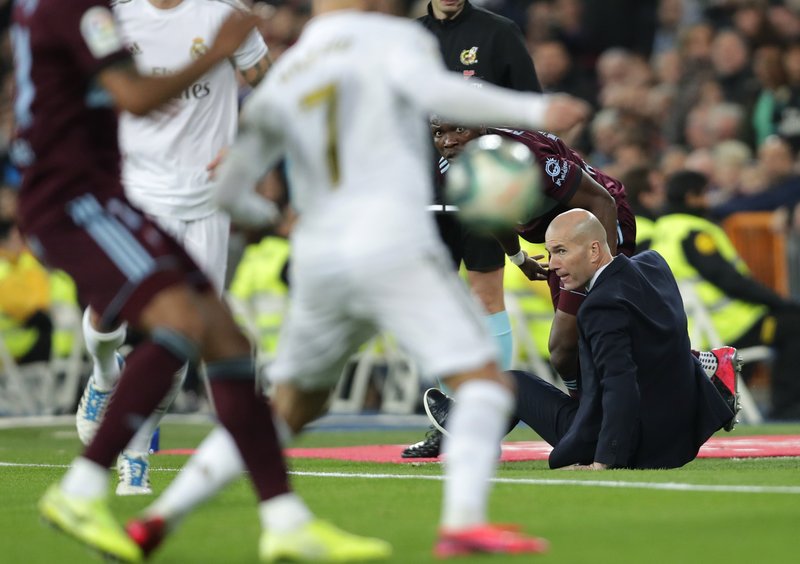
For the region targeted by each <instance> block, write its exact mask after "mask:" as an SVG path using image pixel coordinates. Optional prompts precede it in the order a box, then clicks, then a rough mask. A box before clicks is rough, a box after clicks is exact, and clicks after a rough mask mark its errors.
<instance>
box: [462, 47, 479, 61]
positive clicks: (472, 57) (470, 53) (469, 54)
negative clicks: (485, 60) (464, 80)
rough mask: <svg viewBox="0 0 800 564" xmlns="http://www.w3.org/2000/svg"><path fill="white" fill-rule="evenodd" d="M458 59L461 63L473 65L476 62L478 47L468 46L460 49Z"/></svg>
mask: <svg viewBox="0 0 800 564" xmlns="http://www.w3.org/2000/svg"><path fill="white" fill-rule="evenodd" d="M459 59H460V60H461V64H462V65H474V64H475V63H477V62H478V48H477V47H470V48H469V49H464V50H463V51H461V56H460V57H459Z"/></svg>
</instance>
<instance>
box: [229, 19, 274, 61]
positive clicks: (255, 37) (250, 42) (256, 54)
mask: <svg viewBox="0 0 800 564" xmlns="http://www.w3.org/2000/svg"><path fill="white" fill-rule="evenodd" d="M268 51H269V49H268V48H267V44H266V43H265V42H264V38H263V37H261V34H260V33H259V32H258V30H257V29H254V30H253V31H251V32H250V34H249V35H248V36H247V38H246V39H245V40H244V41H243V42H242V44H241V45H239V48H238V49H237V50H236V52H235V53H234V54H233V60H234V62H235V64H236V68H237V69H239V70H243V71H245V70H247V69H249V68H253V67H254V66H255V65H256V63H258V61H260V60H261V59H263V58H264V56H265V55H266V54H267V52H268Z"/></svg>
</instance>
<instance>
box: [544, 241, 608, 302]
mask: <svg viewBox="0 0 800 564" xmlns="http://www.w3.org/2000/svg"><path fill="white" fill-rule="evenodd" d="M545 247H546V248H547V252H548V253H549V254H550V265H549V266H550V272H555V274H556V275H557V276H558V278H559V280H560V281H561V287H562V288H564V289H565V290H578V291H581V292H582V291H583V290H584V289H585V288H586V284H588V283H589V280H591V279H592V276H593V275H594V273H595V270H596V268H594V262H595V261H593V258H594V255H595V254H596V253H594V252H593V246H592V243H591V242H583V241H580V240H578V241H576V240H575V239H574V238H572V237H571V236H570V233H569V232H568V231H567V230H565V229H552V230H551V229H549V228H548V230H547V233H546V234H545Z"/></svg>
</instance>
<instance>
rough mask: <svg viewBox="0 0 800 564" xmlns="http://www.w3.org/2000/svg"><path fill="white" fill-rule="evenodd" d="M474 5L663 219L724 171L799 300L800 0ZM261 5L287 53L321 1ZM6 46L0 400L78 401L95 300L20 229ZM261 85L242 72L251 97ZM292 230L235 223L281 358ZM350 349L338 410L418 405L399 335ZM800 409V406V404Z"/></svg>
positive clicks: (755, 363) (755, 269) (44, 407)
mask: <svg viewBox="0 0 800 564" xmlns="http://www.w3.org/2000/svg"><path fill="white" fill-rule="evenodd" d="M473 4H475V5H479V6H481V7H484V8H486V9H489V10H492V11H494V12H496V13H498V14H501V15H503V16H506V17H508V18H510V19H512V20H513V21H514V22H516V23H517V24H518V25H519V27H520V29H521V30H522V32H523V34H524V36H525V39H526V43H527V46H528V49H529V52H530V55H531V57H532V58H533V61H534V64H535V67H536V70H537V73H538V77H539V80H540V82H541V85H542V87H543V89H544V90H545V91H547V92H567V93H569V94H572V95H574V96H577V97H580V98H583V99H584V100H586V101H587V102H588V103H590V104H591V106H592V107H593V109H594V112H593V116H592V119H591V121H590V122H589V123H587V124H586V127H585V128H584V130H583V131H582V132H581V133H580V134H579V135H577V136H576V137H575V138H574V139H569V140H568V141H569V142H570V144H571V145H572V146H573V147H574V148H576V149H577V150H578V151H579V152H580V153H581V154H582V155H583V156H584V158H585V159H586V160H587V162H589V163H590V164H591V165H593V166H595V167H598V168H601V169H603V170H604V171H605V172H607V173H609V174H611V175H612V176H615V177H617V178H620V179H621V180H622V181H623V182H624V183H625V184H626V187H627V188H628V193H629V200H630V201H631V203H632V205H633V207H634V210H635V211H636V213H637V214H638V215H639V216H640V217H642V218H647V219H649V220H652V221H656V220H657V219H658V217H659V215H660V214H662V213H663V211H664V209H665V202H666V198H667V180H668V179H669V178H670V177H671V176H672V175H673V174H674V173H676V172H678V171H685V170H690V171H695V172H699V173H701V174H702V175H704V176H705V177H706V178H707V180H708V186H707V189H706V190H705V192H704V194H703V196H704V198H703V202H702V206H703V207H704V209H705V213H706V217H708V218H710V219H712V221H714V222H715V224H716V225H718V226H719V227H720V228H722V229H723V230H724V231H725V233H726V234H727V235H728V237H729V238H730V240H731V241H732V243H733V245H734V246H735V248H736V251H737V252H738V254H739V256H740V257H741V258H742V259H743V261H744V263H745V264H746V265H747V267H748V269H749V276H752V278H754V279H755V280H757V281H759V283H761V284H762V285H764V286H766V287H768V288H770V289H771V290H772V291H773V292H775V293H776V294H777V295H779V296H781V298H783V299H786V300H787V301H791V300H792V299H794V300H797V299H800V252H798V248H800V161H799V160H798V150H800V0H475V1H474V2H473ZM380 5H381V10H383V11H385V12H387V13H392V14H396V15H401V16H406V17H412V18H413V17H418V16H420V15H422V14H424V13H425V11H426V9H427V2H425V1H415V2H412V1H409V0H382V1H381V3H380ZM259 9H260V10H261V11H262V13H264V14H266V15H267V18H266V19H265V20H264V23H263V25H262V26H261V28H260V32H261V33H262V34H263V36H264V38H265V40H266V42H267V44H268V46H269V48H270V52H271V54H272V57H273V58H274V59H278V58H280V56H281V54H282V53H283V52H284V51H285V50H286V49H287V48H289V47H291V45H292V44H293V43H294V42H295V41H296V40H297V38H298V36H299V35H300V33H301V32H302V29H303V26H304V25H305V23H306V22H307V21H308V19H309V18H310V7H309V3H308V2H306V1H303V0H287V1H276V2H269V3H261V4H259ZM2 50H3V53H2V68H1V69H0V70H2V93H0V181H1V185H0V416H1V415H27V414H59V413H71V412H73V411H74V408H75V404H76V402H77V397H78V394H79V391H80V390H81V389H82V385H83V383H84V382H85V379H86V377H87V376H88V368H87V366H88V365H87V364H86V359H85V357H84V354H83V351H82V339H81V337H80V334H79V331H80V322H79V320H80V304H79V303H78V301H77V298H76V297H75V294H74V287H72V286H71V281H70V280H69V279H68V277H66V276H65V275H64V274H63V273H57V272H49V271H47V270H46V269H45V268H44V267H42V266H41V265H40V264H38V263H37V262H36V260H35V259H34V258H33V257H32V256H31V255H30V254H29V253H28V252H27V251H26V249H25V247H24V242H23V241H22V240H21V238H20V237H19V234H18V233H17V232H16V228H15V219H14V217H15V199H16V191H17V189H18V185H19V181H20V176H19V173H18V172H17V171H16V170H15V169H14V168H13V167H12V166H11V165H10V164H9V162H8V159H7V158H6V156H5V153H6V149H7V148H8V144H9V139H10V138H11V136H12V134H13V116H12V103H11V100H12V89H13V78H12V72H11V60H12V59H11V53H10V49H9V47H8V41H7V40H4V42H3V47H2ZM246 95H247V88H246V87H245V86H242V98H244V97H245V96H246ZM284 184H285V182H284V179H283V177H282V175H281V174H280V171H276V172H273V173H271V174H268V175H267V176H266V177H265V178H264V180H263V183H262V190H263V192H264V193H265V194H268V195H271V196H272V197H274V198H276V199H281V198H283V197H284V196H283V194H284V193H285V186H284ZM290 229H291V218H289V219H288V220H287V221H286V222H285V223H284V224H282V225H281V226H278V227H277V228H276V229H275V232H274V233H271V234H269V235H268V236H267V237H265V238H263V239H259V240H257V241H254V240H252V239H247V238H246V237H244V236H237V237H234V238H233V239H232V241H233V242H232V252H231V262H232V264H231V268H229V273H230V276H229V278H230V280H229V295H230V299H231V303H232V305H233V307H234V309H235V310H236V311H237V314H238V315H239V319H240V320H241V322H242V324H243V325H244V326H245V327H247V328H248V330H249V331H250V332H251V334H252V335H253V339H254V341H255V342H256V343H258V346H259V350H260V354H261V357H262V360H263V361H264V362H265V363H267V362H268V361H269V358H270V357H271V355H272V354H273V353H274V347H275V340H276V336H277V328H278V327H279V326H280V320H281V315H282V311H283V308H284V307H285V303H286V299H287V280H286V273H285V262H286V260H287V257H288V249H287V248H286V244H285V237H286V236H287V235H288V233H289V231H290ZM512 268H513V267H512ZM507 271H508V273H507V276H508V277H509V280H508V283H507V292H508V294H509V311H510V313H511V315H512V317H513V318H514V332H515V365H516V366H517V367H525V368H528V369H530V370H533V371H535V372H537V373H541V372H543V371H548V370H549V367H548V366H549V365H548V364H547V340H546V336H547V331H548V329H549V319H550V317H551V315H552V312H551V308H550V306H549V298H548V294H547V288H546V286H544V285H543V284H539V285H540V286H544V287H541V288H540V287H538V286H537V284H532V283H528V282H527V281H520V280H518V279H515V278H514V277H515V276H516V275H517V273H516V268H514V269H513V271H512V269H511V268H509V269H507ZM690 313H691V314H692V315H699V316H703V315H704V313H707V312H703V311H702V308H701V309H700V310H693V311H692V312H690ZM700 325H702V323H701V324H700ZM718 329H719V328H717V330H716V331H715V330H714V328H713V327H711V328H710V329H709V330H708V331H706V332H702V331H697V332H695V333H694V335H693V345H694V346H696V347H697V348H707V347H709V346H714V345H717V344H721V343H717V342H715V341H718V340H719V333H720V331H719V330H718ZM744 329H746V328H744ZM797 345H798V346H800V343H797ZM766 348H767V349H769V348H770V347H769V346H767V347H766ZM756 353H757V354H756ZM748 360H751V362H748V365H747V372H746V375H747V381H748V388H749V390H750V392H751V394H752V398H753V402H754V406H755V409H756V410H757V411H756V412H751V416H752V417H755V418H757V417H758V416H760V415H765V414H769V413H770V408H771V406H770V401H771V400H770V385H771V383H770V372H771V365H772V362H773V361H774V354H771V352H770V350H759V351H755V353H754V354H753V356H752V357H749V358H748ZM351 364H352V365H351V366H350V367H349V368H348V370H347V371H346V374H345V378H344V379H343V380H342V384H341V385H340V386H339V388H338V389H337V392H336V394H337V395H336V398H335V400H334V402H333V405H332V407H333V409H334V411H336V410H338V411H342V412H360V411H364V410H371V411H375V410H381V411H385V412H393V413H413V412H416V411H418V410H419V407H420V404H419V393H418V392H419V389H420V386H421V385H422V384H421V383H420V382H419V375H418V374H416V371H415V369H414V367H413V366H412V365H411V364H410V362H409V361H408V360H407V359H405V358H404V356H403V355H402V351H398V350H396V348H395V347H394V345H393V343H392V340H391V336H383V337H382V338H381V339H379V340H377V341H376V342H375V343H371V344H370V345H369V346H368V347H365V350H364V351H363V352H362V353H359V355H357V357H356V358H354V359H353V362H352V363H351ZM797 377H798V378H800V372H798V374H797ZM175 409H176V410H179V411H196V410H205V409H208V406H207V403H206V402H205V398H204V393H203V387H202V385H201V384H200V383H199V381H198V380H197V379H190V381H189V382H188V383H187V387H186V390H185V391H184V393H183V394H182V396H181V398H180V399H179V401H178V403H177V404H176V407H175ZM797 413H798V418H800V406H798V411H797Z"/></svg>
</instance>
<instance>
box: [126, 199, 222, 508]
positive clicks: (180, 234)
mask: <svg viewBox="0 0 800 564" xmlns="http://www.w3.org/2000/svg"><path fill="white" fill-rule="evenodd" d="M152 219H153V220H154V221H155V222H156V223H157V224H158V225H159V227H161V228H162V229H163V230H164V231H166V232H167V233H168V234H169V235H171V236H172V237H173V238H174V239H175V240H176V241H177V242H178V243H180V244H181V245H182V246H183V248H184V249H185V251H186V253H187V254H188V255H189V256H190V257H191V258H192V259H193V260H194V261H195V263H197V265H198V266H199V267H200V269H201V270H202V271H203V273H204V274H205V275H206V276H207V277H208V279H209V280H210V281H211V283H212V285H213V287H214V288H215V289H216V291H217V293H218V295H220V296H221V295H222V288H223V286H224V283H225V271H226V269H227V256H228V240H229V233H230V220H229V219H228V217H227V216H226V215H224V214H222V213H220V212H217V213H214V214H211V215H209V216H206V217H203V218H200V219H197V220H191V221H187V220H182V219H178V218H174V217H166V216H154V217H153V218H152ZM188 369H189V366H188V365H186V366H184V367H183V369H182V370H181V371H179V372H178V373H177V374H176V376H175V381H174V384H173V386H172V388H170V390H169V392H168V393H167V396H166V397H165V398H164V400H163V401H162V402H161V403H160V404H159V405H158V407H157V408H156V409H155V411H153V413H152V414H151V415H150V417H148V418H147V420H146V421H145V422H144V423H143V424H142V426H141V428H140V429H139V431H138V432H137V433H136V435H134V437H133V439H131V442H130V443H129V444H128V445H127V446H126V447H125V450H123V451H122V454H121V455H120V457H119V459H118V461H117V471H118V474H119V483H118V484H117V490H116V492H117V495H143V494H149V493H152V490H151V489H150V480H149V468H150V460H149V458H150V455H149V447H150V441H151V438H152V436H153V433H154V432H155V431H156V429H157V428H158V426H159V425H160V423H161V420H162V419H163V418H164V416H165V415H166V413H167V412H168V411H169V408H170V406H172V404H173V403H174V401H175V398H176V397H178V394H179V393H180V392H181V389H182V388H183V383H184V381H185V380H186V374H187V372H188Z"/></svg>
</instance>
